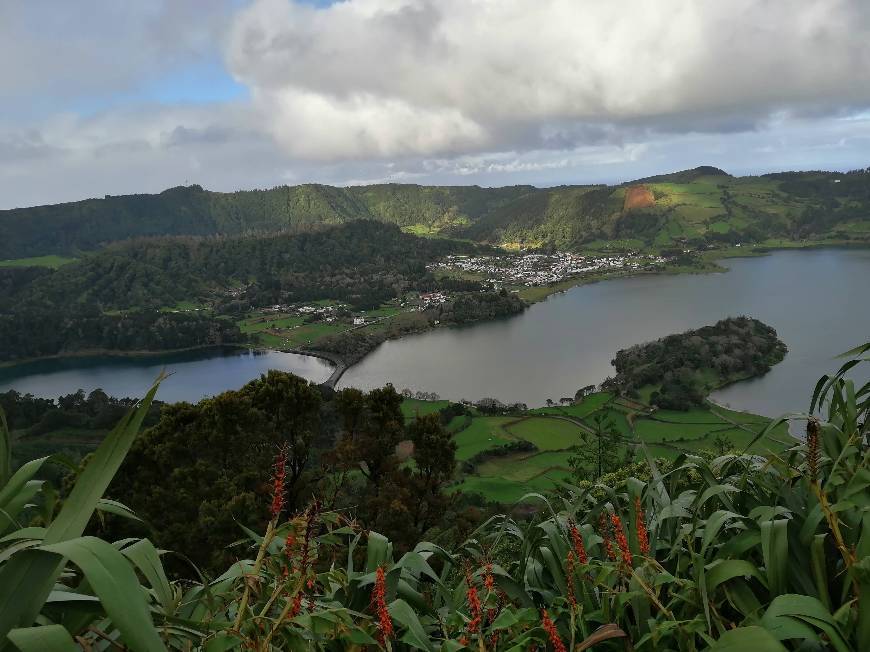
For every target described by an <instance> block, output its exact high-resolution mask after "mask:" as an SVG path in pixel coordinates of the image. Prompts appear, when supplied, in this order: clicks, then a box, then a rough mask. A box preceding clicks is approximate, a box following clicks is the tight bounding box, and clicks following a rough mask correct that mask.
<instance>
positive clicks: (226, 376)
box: [0, 348, 332, 402]
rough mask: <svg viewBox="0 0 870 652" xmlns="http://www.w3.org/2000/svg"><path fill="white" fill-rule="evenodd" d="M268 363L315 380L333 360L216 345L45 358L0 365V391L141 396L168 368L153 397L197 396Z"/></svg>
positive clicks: (237, 383) (253, 374)
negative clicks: (126, 355)
mask: <svg viewBox="0 0 870 652" xmlns="http://www.w3.org/2000/svg"><path fill="white" fill-rule="evenodd" d="M269 369H281V370H283V371H291V372H293V373H294V374H297V375H299V376H302V377H304V378H307V379H309V380H313V381H315V382H323V381H324V380H326V379H327V378H328V377H329V375H330V374H331V373H332V366H331V365H329V364H328V363H326V362H324V361H323V360H320V359H319V358H312V357H310V356H304V355H295V354H292V353H279V352H277V351H249V350H246V349H237V348H216V349H203V350H199V351H193V352H186V353H178V354H170V355H161V356H148V357H144V358H123V357H115V358H111V357H97V358H69V359H65V360H43V361H38V362H33V363H28V364H24V365H18V366H15V367H10V368H5V369H0V391H5V390H7V389H10V388H14V389H16V390H18V391H19V392H22V393H27V392H29V393H31V394H34V395H36V396H43V397H46V398H56V397H57V396H61V395H64V394H69V393H70V392H74V391H76V390H77V389H79V388H81V389H84V390H85V391H87V392H89V391H91V390H93V389H96V388H98V387H99V388H101V389H103V390H104V391H106V392H107V393H108V394H111V395H112V396H131V397H140V396H143V395H144V394H145V392H146V391H148V389H149V388H150V387H151V385H152V383H153V382H154V379H155V378H157V376H158V375H159V374H160V372H161V371H163V370H166V371H167V372H168V373H171V374H172V375H171V376H170V377H169V378H167V379H166V380H165V381H163V384H162V385H161V386H160V390H159V393H158V395H157V398H159V399H161V400H163V401H191V402H195V401H198V400H199V399H201V398H203V397H204V396H213V395H215V394H219V393H220V392H223V391H226V390H228V389H238V388H239V387H241V386H242V385H244V384H245V383H247V382H248V381H250V380H253V379H254V378H258V377H259V376H260V374H263V373H266V372H267V371H268V370H269Z"/></svg>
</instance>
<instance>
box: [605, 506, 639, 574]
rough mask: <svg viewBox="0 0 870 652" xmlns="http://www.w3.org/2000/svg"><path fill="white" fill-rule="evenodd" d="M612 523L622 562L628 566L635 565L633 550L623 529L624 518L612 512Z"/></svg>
mask: <svg viewBox="0 0 870 652" xmlns="http://www.w3.org/2000/svg"><path fill="white" fill-rule="evenodd" d="M610 524H611V525H612V526H613V535H614V537H616V545H617V547H618V548H619V554H620V555H621V556H622V563H623V564H625V566H626V567H627V568H631V567H632V566H633V564H632V560H631V550H630V549H629V547H628V539H626V538H625V532H623V530H622V520H621V519H620V518H619V517H618V516H617V515H616V514H611V515H610Z"/></svg>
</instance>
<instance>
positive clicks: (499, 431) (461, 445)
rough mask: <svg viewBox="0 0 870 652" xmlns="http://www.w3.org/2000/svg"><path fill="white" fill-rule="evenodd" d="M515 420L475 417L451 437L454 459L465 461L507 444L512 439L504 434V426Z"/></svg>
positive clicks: (512, 418)
mask: <svg viewBox="0 0 870 652" xmlns="http://www.w3.org/2000/svg"><path fill="white" fill-rule="evenodd" d="M515 420H516V419H515V418H514V417H476V418H475V419H473V420H472V421H471V425H470V426H468V427H467V428H465V429H464V430H461V431H459V432H458V433H456V435H455V436H454V437H453V440H454V441H455V442H456V446H457V449H456V459H457V460H460V461H462V460H467V459H468V458H469V457H471V456H473V455H476V454H477V453H480V452H481V451H485V450H487V449H488V448H495V447H496V446H500V445H502V444H507V443H508V442H510V441H511V440H512V439H513V438H512V437H511V435H510V434H509V433H507V432H505V430H504V426H505V424H508V423H510V422H511V421H515Z"/></svg>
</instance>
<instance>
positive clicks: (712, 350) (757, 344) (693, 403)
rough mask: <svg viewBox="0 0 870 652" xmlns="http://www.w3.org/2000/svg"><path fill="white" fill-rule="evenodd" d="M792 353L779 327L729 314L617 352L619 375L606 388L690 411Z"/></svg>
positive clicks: (767, 369) (628, 395) (664, 406)
mask: <svg viewBox="0 0 870 652" xmlns="http://www.w3.org/2000/svg"><path fill="white" fill-rule="evenodd" d="M787 351H788V349H787V347H786V345H785V343H784V342H782V340H780V339H779V337H778V336H777V334H776V330H774V329H773V328H772V327H770V326H768V325H767V324H765V323H763V322H760V321H759V320H757V319H752V318H751V317H745V316H744V317H729V318H727V319H723V320H721V321H719V322H716V324H714V325H712V326H704V327H702V328H698V329H695V330H689V331H686V332H685V333H679V334H677V335H668V336H667V337H663V338H661V339H658V340H655V341H654V342H647V343H645V344H638V345H636V346H632V347H629V348H627V349H622V350H620V351H618V352H617V353H616V357H615V358H614V359H613V361H612V362H613V366H614V367H615V368H616V376H614V377H612V378H608V379H607V380H605V381H604V383H602V388H603V389H605V390H608V391H613V392H616V393H618V394H620V395H622V396H626V397H629V398H635V399H640V400H642V401H643V402H645V403H649V404H650V405H653V406H656V407H660V408H664V409H668V410H681V411H686V410H689V409H691V408H693V407H699V406H702V405H703V404H704V401H705V400H706V398H707V395H708V394H709V393H710V392H712V391H713V390H714V389H718V388H720V387H723V386H725V385H728V384H730V383H733V382H736V381H738V380H745V379H747V378H752V377H754V376H761V375H763V374H765V373H767V372H768V371H770V368H771V367H772V366H773V365H775V364H777V363H779V362H781V361H782V360H783V358H785V354H786V352H787Z"/></svg>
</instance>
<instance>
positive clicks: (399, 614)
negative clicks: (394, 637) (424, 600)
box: [387, 600, 433, 650]
mask: <svg viewBox="0 0 870 652" xmlns="http://www.w3.org/2000/svg"><path fill="white" fill-rule="evenodd" d="M387 608H388V609H389V611H390V616H392V617H393V619H394V620H395V621H396V622H398V623H399V624H401V625H402V626H404V627H405V634H404V635H403V636H402V639H401V640H402V641H403V642H404V643H407V644H408V645H410V646H412V647H414V648H417V649H418V650H432V649H433V648H432V643H431V641H430V640H429V637H428V636H427V635H426V630H424V629H423V625H421V624H420V620H419V619H418V618H417V614H415V613H414V610H413V609H411V607H410V606H409V605H408V603H407V602H405V601H404V600H393V601H392V602H391V603H390V604H389V605H388V607H387Z"/></svg>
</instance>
